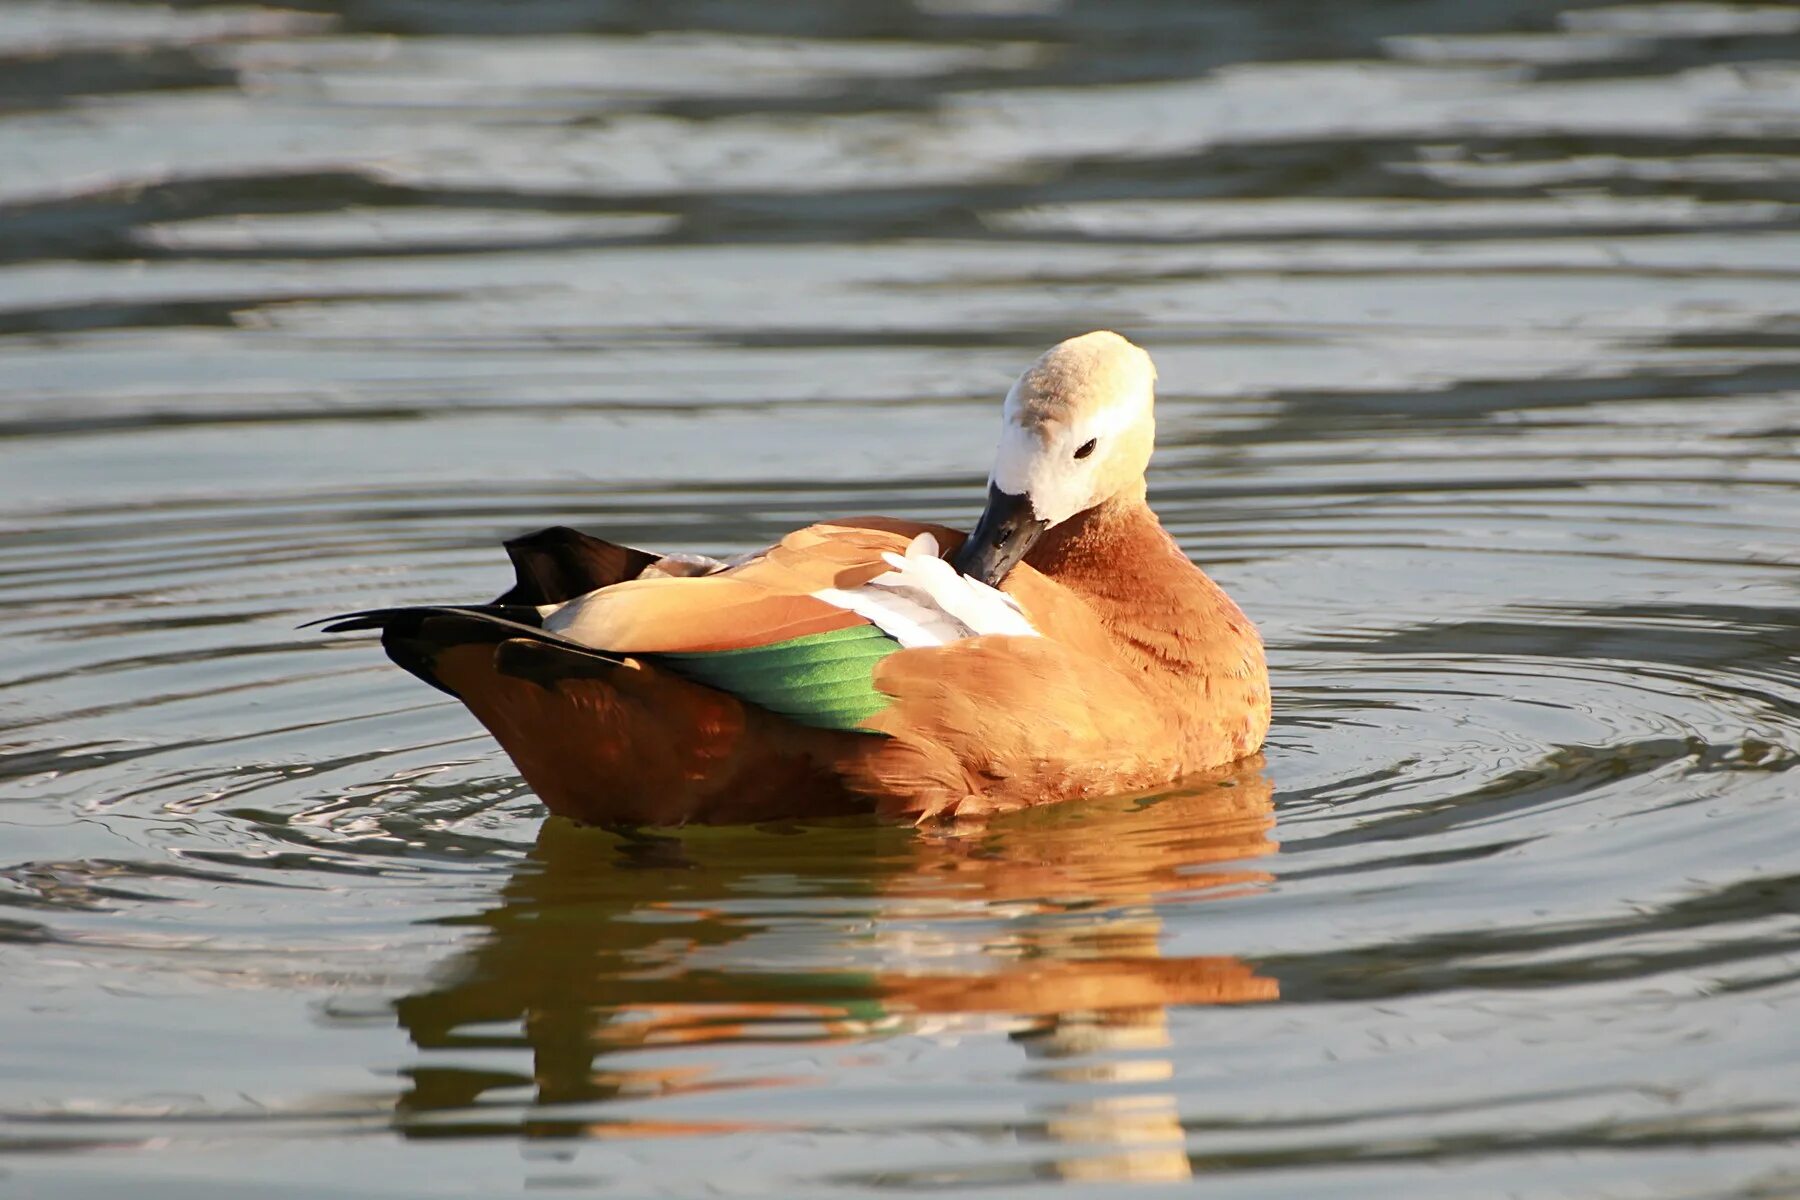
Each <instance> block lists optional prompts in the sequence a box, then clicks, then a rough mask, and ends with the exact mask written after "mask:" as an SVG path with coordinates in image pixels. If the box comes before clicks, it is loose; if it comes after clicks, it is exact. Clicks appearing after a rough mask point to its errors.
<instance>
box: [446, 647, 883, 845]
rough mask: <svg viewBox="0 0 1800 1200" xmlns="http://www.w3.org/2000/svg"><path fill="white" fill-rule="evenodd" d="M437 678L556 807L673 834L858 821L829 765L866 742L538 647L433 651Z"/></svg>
mask: <svg viewBox="0 0 1800 1200" xmlns="http://www.w3.org/2000/svg"><path fill="white" fill-rule="evenodd" d="M436 668H437V677H438V679H439V680H441V681H442V682H443V683H444V685H445V686H446V687H448V688H449V689H450V690H451V691H453V692H454V693H455V694H456V695H457V696H459V697H460V698H461V699H462V701H463V703H464V704H466V705H467V706H468V708H469V711H470V712H471V713H473V714H474V715H475V718H476V719H477V720H479V721H480V722H481V723H482V724H483V725H485V726H486V727H487V728H488V730H489V731H490V732H491V733H492V734H493V735H494V737H495V739H496V740H498V741H499V743H500V745H501V746H502V747H504V748H505V750H506V752H507V753H508V754H509V755H511V756H512V760H513V762H514V763H515V764H516V765H517V766H518V768H519V773H520V774H521V775H523V776H524V777H525V782H526V783H528V784H530V785H531V789H532V790H533V791H534V792H536V793H537V795H538V797H539V799H541V800H543V802H544V804H545V806H546V807H547V808H549V809H550V811H551V812H553V813H557V814H559V815H561V816H566V817H570V818H572V819H574V820H578V821H583V822H587V823H590V824H603V825H632V824H646V825H679V824H683V823H685V822H687V821H690V820H693V821H714V822H747V821H762V820H768V819H772V818H776V817H799V816H834V815H841V814H845V813H854V812H866V811H868V809H869V804H868V802H867V801H866V800H864V799H862V798H860V797H857V796H855V795H853V794H851V793H850V792H849V791H848V790H847V789H846V788H845V787H844V786H843V785H842V783H841V782H839V780H838V778H837V776H836V774H835V772H833V771H832V770H831V764H832V763H833V762H834V761H835V760H837V759H839V758H841V757H842V756H843V755H844V754H845V753H846V752H847V751H849V750H851V749H852V748H853V743H856V742H864V741H870V740H872V739H870V738H869V736H868V735H867V734H858V733H844V732H839V731H835V730H825V729H811V728H807V727H805V726H801V725H796V724H794V723H793V722H790V721H785V720H783V719H782V718H780V717H776V716H774V715H773V714H770V713H767V712H764V711H763V710H761V709H759V708H756V707H754V706H752V705H747V704H744V703H742V702H741V701H739V700H737V699H735V698H734V697H732V696H728V695H726V694H725V693H723V692H718V691H714V690H713V689H711V688H708V687H703V686H701V685H699V684H694V683H689V682H687V681H686V680H683V679H681V678H679V677H678V676H675V675H671V674H669V673H668V672H666V671H661V670H658V669H657V668H656V667H655V666H653V665H650V664H647V663H643V662H639V661H635V660H628V661H627V664H626V665H624V666H618V667H611V666H607V665H606V664H604V663H598V662H597V661H596V660H593V659H589V658H584V657H583V656H580V655H578V654H570V653H569V652H567V651H564V650H562V649H561V648H560V647H557V646H552V645H547V644H543V643H535V642H526V641H510V642H505V643H502V644H501V645H500V646H499V647H494V646H492V645H463V646H456V647H452V648H448V649H444V650H441V651H439V653H438V655H437V660H436Z"/></svg>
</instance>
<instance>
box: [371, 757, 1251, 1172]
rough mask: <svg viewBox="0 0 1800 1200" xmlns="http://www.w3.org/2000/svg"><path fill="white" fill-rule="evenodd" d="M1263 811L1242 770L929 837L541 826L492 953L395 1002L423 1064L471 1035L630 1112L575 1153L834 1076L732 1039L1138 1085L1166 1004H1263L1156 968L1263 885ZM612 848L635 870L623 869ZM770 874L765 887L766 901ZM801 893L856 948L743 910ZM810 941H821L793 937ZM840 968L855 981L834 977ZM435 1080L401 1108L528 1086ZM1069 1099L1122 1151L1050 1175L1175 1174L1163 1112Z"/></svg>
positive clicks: (495, 920)
mask: <svg viewBox="0 0 1800 1200" xmlns="http://www.w3.org/2000/svg"><path fill="white" fill-rule="evenodd" d="M1271 814H1272V807H1271V795H1270V786H1269V783H1268V780H1267V779H1266V778H1264V777H1263V776H1262V774H1261V772H1260V769H1259V764H1256V763H1247V764H1241V765H1240V766H1238V767H1236V768H1232V769H1224V770H1220V771H1215V772H1212V773H1210V774H1207V775H1204V776H1200V777H1197V778H1193V779H1190V780H1188V781H1186V782H1185V783H1184V785H1183V786H1182V787H1181V788H1180V789H1179V790H1178V791H1175V792H1172V793H1169V794H1164V795H1161V796H1157V797H1150V798H1142V799H1134V798H1119V799H1113V800H1107V801H1099V802H1093V803H1087V804H1075V805H1063V806H1057V807H1054V808H1046V809H1037V810H1033V811H1030V812H1025V813H1018V814H1011V815H1008V816H1004V817H995V818H992V819H990V820H989V821H988V822H987V823H986V824H985V825H980V826H977V825H970V824H964V825H961V826H958V827H954V828H952V829H948V830H945V831H942V832H939V833H935V834H930V835H926V834H922V833H920V832H917V831H911V830H905V829H896V828H893V827H888V826H879V825H867V824H858V825H850V826H845V825H837V826H832V825H826V826H816V827H813V828H810V829H806V830H803V831H795V832H794V834H793V835H792V836H772V835H766V834H750V835H744V834H735V835H726V834H724V833H723V832H722V831H709V830H698V831H695V832H693V833H691V834H688V835H685V836H683V837H682V838H680V839H674V838H659V839H651V840H648V841H637V842H626V843H621V842H620V841H619V840H617V839H616V838H614V837H613V836H611V835H608V834H603V833H599V832H597V831H592V830H580V829H576V828H573V827H571V826H569V825H566V824H561V823H557V822H552V823H550V824H548V825H546V826H545V829H544V831H543V834H542V835H541V837H540V839H539V844H538V847H537V849H536V851H535V852H534V854H533V858H532V860H531V861H529V862H528V863H526V864H524V865H523V866H522V868H521V869H520V871H519V872H518V873H517V875H516V876H515V878H514V879H513V881H512V882H511V883H510V884H509V885H508V888H507V896H506V898H505V900H504V902H503V903H502V904H501V905H500V906H499V907H497V908H495V909H493V910H491V911H489V912H487V913H484V914H482V915H481V916H480V917H479V918H478V922H479V923H480V924H481V925H484V926H486V927H487V930H488V937H487V938H486V939H485V940H484V941H483V943H482V944H480V945H478V946H477V947H476V948H475V949H474V950H473V951H472V952H471V953H470V954H469V956H468V957H467V958H465V959H464V960H462V962H461V963H460V964H459V965H458V966H457V968H456V969H455V970H454V971H453V972H451V973H450V976H449V982H447V983H446V984H444V985H443V986H440V987H438V988H434V989H432V990H429V991H426V992H422V993H420V994H419V995H416V996H412V997H407V998H406V999H403V1000H402V1001H400V1002H399V1005H398V1010H399V1013H400V1016H401V1020H402V1022H403V1024H404V1025H405V1026H406V1027H407V1028H408V1029H409V1030H410V1031H411V1032H412V1034H413V1037H414V1040H415V1041H416V1042H417V1043H418V1044H419V1045H420V1046H421V1048H430V1047H435V1046H445V1047H455V1046H459V1045H462V1044H464V1035H463V1034H462V1033H460V1032H459V1031H460V1030H462V1029H464V1028H469V1029H470V1030H471V1032H472V1033H473V1032H474V1031H476V1030H478V1031H479V1033H478V1035H477V1036H478V1038H479V1041H480V1043H481V1044H484V1045H490V1046H492V1045H504V1046H506V1047H508V1048H511V1049H514V1050H520V1051H528V1052H529V1053H530V1054H531V1056H532V1064H533V1066H532V1074H531V1081H532V1082H533V1083H534V1084H535V1090H536V1095H537V1099H538V1101H539V1103H541V1104H555V1103H569V1102H593V1101H596V1100H616V1101H619V1102H621V1104H626V1105H627V1107H624V1108H622V1109H621V1110H620V1113H619V1119H617V1120H606V1119H600V1120H594V1119H593V1118H592V1116H591V1114H590V1115H588V1116H585V1117H584V1118H582V1119H581V1120H580V1121H579V1122H578V1125H579V1129H580V1132H581V1134H582V1135H583V1136H591V1137H599V1138H608V1139H616V1138H640V1137H665V1136H682V1135H704V1134H719V1133H732V1132H742V1131H748V1130H766V1129H768V1128H770V1127H771V1126H770V1123H769V1122H768V1121H766V1120H763V1119H761V1118H760V1116H759V1114H758V1112H757V1102H756V1100H755V1095H756V1093H757V1092H759V1091H761V1090H764V1089H769V1088H793V1087H807V1086H812V1085H815V1084H825V1083H829V1082H830V1081H831V1077H830V1076H827V1075H823V1074H821V1075H816V1076H815V1075H810V1074H793V1073H789V1072H785V1071H784V1072H782V1073H761V1072H757V1073H751V1074H745V1073H742V1072H741V1071H735V1070H734V1069H733V1067H732V1063H733V1061H734V1058H733V1055H732V1054H731V1051H730V1049H729V1048H730V1047H733V1046H758V1045H764V1046H766V1045H792V1046H795V1047H824V1046H837V1047H841V1048H845V1049H848V1048H850V1047H854V1046H856V1045H859V1044H862V1043H864V1042H867V1041H870V1040H877V1039H883V1038H886V1037H889V1036H892V1035H894V1034H899V1033H906V1032H917V1033H922V1034H928V1035H929V1034H931V1033H932V1032H933V1031H934V1030H941V1029H946V1028H948V1029H955V1030H957V1031H959V1032H962V1033H964V1034H968V1033H979V1032H984V1031H990V1032H994V1033H999V1032H1005V1033H1007V1034H1010V1035H1011V1036H1012V1037H1014V1038H1015V1039H1017V1040H1019V1041H1020V1042H1021V1044H1022V1045H1023V1047H1024V1051H1025V1053H1027V1054H1029V1055H1031V1056H1032V1057H1034V1058H1048V1059H1052V1060H1054V1059H1059V1058H1063V1057H1065V1056H1074V1055H1078V1056H1079V1057H1077V1058H1074V1059H1073V1060H1072V1061H1071V1062H1069V1063H1068V1064H1066V1065H1063V1064H1054V1065H1051V1064H1046V1065H1045V1066H1044V1067H1040V1068H1039V1070H1040V1071H1041V1072H1042V1073H1043V1075H1044V1077H1045V1078H1048V1079H1054V1080H1061V1079H1066V1080H1067V1081H1068V1082H1070V1083H1077V1084H1084V1085H1085V1084H1090V1083H1095V1082H1103V1083H1108V1084H1111V1085H1114V1086H1116V1087H1118V1088H1122V1089H1128V1088H1129V1087H1131V1086H1135V1085H1142V1086H1147V1087H1153V1086H1154V1085H1155V1084H1156V1082H1157V1081H1158V1080H1161V1079H1166V1078H1168V1076H1169V1074H1170V1073H1171V1070H1172V1068H1171V1067H1170V1065H1169V1064H1167V1063H1166V1062H1161V1061H1159V1060H1158V1059H1157V1058H1156V1056H1155V1055H1154V1054H1148V1053H1146V1052H1147V1051H1153V1050H1154V1049H1155V1048H1156V1047H1158V1046H1161V1045H1165V1044H1166V1043H1167V1041H1168V1038H1169V1032H1168V1018H1167V1013H1168V1009H1169V1007H1170V1006H1179V1005H1208V1004H1233V1003H1245V1002H1254V1001H1263V1000H1272V999H1275V998H1277V996H1278V993H1279V988H1278V984H1277V982H1276V981H1275V980H1273V979H1269V978H1267V977H1264V976H1261V975H1259V974H1257V973H1256V970H1255V968H1254V967H1253V966H1252V965H1250V964H1248V963H1244V962H1242V961H1240V960H1237V959H1233V958H1226V957H1220V956H1204V955H1202V956H1191V957H1182V958H1169V957H1166V956H1164V955H1163V953H1162V933H1163V924H1164V921H1165V919H1166V916H1167V914H1168V913H1169V912H1170V911H1171V910H1172V909H1176V908H1186V907H1188V906H1192V905H1204V904H1206V903H1208V902H1210V901H1213V900H1215V899H1219V898H1227V897H1233V896H1242V895H1244V894H1246V893H1253V892H1254V891H1255V890H1256V888H1257V887H1258V886H1259V885H1260V884H1261V883H1262V882H1263V881H1265V880H1266V879H1267V878H1268V876H1267V874H1266V873H1265V872H1262V871H1258V870H1256V869H1255V868H1254V867H1253V866H1249V865H1243V864H1245V863H1246V862H1247V860H1253V859H1256V858H1258V857H1261V856H1264V855H1267V854H1270V853H1272V852H1273V851H1274V849H1275V847H1274V844H1273V843H1272V842H1271V841H1270V839H1269V831H1270V828H1271V824H1272V815H1271ZM622 847H623V848H624V849H625V850H626V851H628V853H629V858H628V859H627V865H631V866H636V867H638V868H640V869H635V870H623V869H620V862H619V860H618V856H619V854H620V852H621V848H622ZM772 879H780V880H782V881H784V882H783V883H782V886H781V890H780V891H779V892H778V893H771V892H770V890H769V886H768V881H770V880H772ZM807 894H828V895H830V896H833V897H836V898H837V899H838V900H840V901H841V902H842V903H843V904H845V905H848V906H850V911H852V912H855V913H859V914H867V915H865V916H858V917H857V918H856V919H855V920H854V921H853V922H852V924H853V925H854V926H855V927H856V928H858V929H859V930H860V932H858V933H857V934H855V935H854V940H853V941H845V940H844V939H845V938H846V937H848V936H849V935H848V934H847V933H846V932H845V931H846V925H845V924H844V923H843V922H842V921H841V920H840V921H834V920H832V919H829V918H827V919H822V920H819V921H817V922H813V923H806V924H796V923H795V921H794V920H793V917H792V915H791V913H790V912H786V911H785V910H784V909H783V908H782V906H781V902H780V900H779V899H777V901H776V904H775V908H774V910H773V913H772V914H771V915H769V916H767V917H764V916H759V915H757V914H758V913H759V912H761V911H764V910H763V909H762V907H761V905H762V901H761V900H760V899H758V898H761V897H769V896H771V895H776V896H783V897H794V896H800V895H807ZM746 901H751V902H752V903H751V904H750V905H749V907H748V909H746V907H745V902H746ZM777 929H778V930H780V931H781V939H782V940H781V941H778V942H777V945H781V946H785V947H787V949H786V950H784V951H783V952H782V954H783V955H785V956H792V955H795V954H796V953H797V954H798V958H799V960H800V965H790V966H787V967H785V968H784V967H782V966H780V965H779V963H780V961H781V958H779V957H778V958H777V959H776V960H775V961H773V962H772V961H770V959H769V958H768V956H767V954H766V952H765V951H764V950H763V949H762V948H760V947H761V943H760V942H759V939H760V938H761V937H763V936H764V935H765V934H767V933H769V932H770V931H772V930H777ZM807 929H811V930H812V931H813V934H812V936H813V937H814V938H816V939H817V941H816V943H815V944H812V945H810V946H807V945H802V946H798V947H796V946H794V945H793V943H792V941H791V939H792V938H793V937H794V936H796V934H797V933H799V932H800V931H803V930H807ZM852 951H853V952H854V955H855V958H856V959H857V961H858V964H859V965H856V966H846V965H843V964H844V963H845V961H846V958H847V956H848V955H849V954H850V953H851V952H852ZM814 964H824V965H814ZM832 964H835V965H832ZM508 1024H511V1025H512V1027H514V1028H516V1029H517V1030H518V1033H517V1035H516V1036H514V1037H507V1038H504V1039H503V1038H502V1036H501V1035H500V1034H497V1033H496V1030H497V1029H501V1028H504V1027H505V1026H506V1025H508ZM709 1048H712V1049H711V1050H710V1052H709ZM1115 1051H1116V1052H1127V1051H1128V1052H1129V1053H1124V1054H1123V1055H1122V1056H1121V1057H1116V1058H1112V1057H1109V1055H1110V1054H1111V1053H1112V1052H1115ZM670 1055H673V1057H672V1058H671V1057H670ZM459 1057H460V1055H459ZM855 1062H856V1060H855V1058H854V1057H853V1056H839V1057H837V1058H836V1059H835V1064H836V1065H835V1066H834V1067H832V1068H822V1070H827V1069H828V1070H832V1071H834V1072H835V1071H851V1072H854V1071H855V1070H856V1069H857V1067H856V1065H855ZM446 1075H452V1076H453V1075H454V1071H450V1072H441V1073H437V1074H434V1073H433V1072H430V1071H421V1072H419V1085H418V1087H417V1088H416V1089H415V1091H414V1092H413V1093H412V1094H411V1095H410V1096H409V1097H408V1098H407V1101H406V1105H407V1107H408V1108H409V1109H410V1110H415V1111H416V1110H425V1109H431V1108H433V1107H437V1106H439V1105H442V1106H444V1107H457V1106H461V1105H466V1104H469V1103H471V1102H472V1100H473V1099H474V1097H475V1096H477V1095H479V1094H480V1091H481V1089H482V1088H484V1087H493V1086H513V1085H516V1084H517V1083H518V1082H523V1080H521V1079H519V1077H517V1076H506V1075H503V1074H500V1073H497V1072H492V1073H488V1074H486V1075H474V1074H471V1075H470V1076H469V1077H467V1078H465V1079H464V1080H463V1083H462V1086H455V1087H453V1086H449V1083H448V1082H447V1081H446ZM732 1092H742V1093H744V1100H743V1102H742V1106H741V1113H742V1115H741V1116H739V1115H737V1114H736V1113H727V1114H726V1115H725V1116H723V1117H721V1118H720V1119H717V1120H711V1119H709V1120H704V1121H690V1120H683V1119H679V1118H676V1119H661V1118H660V1117H659V1116H658V1115H657V1114H656V1112H655V1109H654V1107H653V1106H654V1104H655V1101H656V1100H657V1099H658V1098H662V1097H676V1096H684V1095H694V1094H698V1093H715V1094H717V1093H732ZM1082 1094H1083V1096H1084V1097H1087V1091H1086V1089H1084V1090H1083V1093H1082ZM1090 1100H1091V1097H1087V1098H1085V1099H1082V1100H1080V1101H1079V1102H1072V1103H1071V1105H1069V1106H1068V1107H1066V1108H1057V1109H1053V1110H1052V1111H1051V1112H1050V1113H1048V1114H1047V1116H1046V1129H1047V1130H1048V1131H1049V1133H1050V1135H1051V1136H1052V1137H1053V1138H1057V1139H1061V1138H1062V1137H1064V1136H1065V1135H1066V1136H1067V1137H1069V1138H1070V1139H1072V1140H1077V1141H1082V1142H1084V1143H1088V1144H1089V1145H1090V1149H1091V1145H1092V1144H1093V1143H1096V1142H1098V1143H1099V1144H1100V1145H1102V1146H1104V1145H1106V1144H1108V1143H1112V1144H1115V1145H1117V1146H1119V1147H1121V1149H1120V1150H1119V1151H1118V1152H1117V1153H1116V1154H1111V1153H1109V1154H1108V1155H1104V1156H1100V1157H1092V1156H1088V1157H1081V1158H1078V1159H1072V1160H1071V1161H1070V1162H1069V1163H1068V1164H1067V1168H1068V1171H1069V1173H1071V1174H1074V1175H1083V1174H1086V1175H1097V1176H1099V1177H1106V1178H1115V1177H1142V1178H1174V1177H1179V1175H1180V1172H1181V1169H1182V1168H1183V1164H1184V1163H1185V1158H1184V1157H1183V1156H1182V1155H1181V1154H1180V1153H1179V1150H1178V1146H1176V1147H1172V1146H1171V1143H1179V1141H1180V1139H1181V1137H1182V1133H1181V1129H1180V1125H1179V1122H1178V1121H1177V1120H1175V1119H1174V1116H1173V1114H1172V1113H1170V1112H1168V1111H1166V1108H1165V1107H1162V1106H1163V1104H1164V1101H1163V1099H1162V1098H1161V1097H1160V1095H1148V1094H1147V1095H1142V1096H1137V1097H1134V1096H1132V1095H1131V1094H1130V1093H1129V1092H1128V1091H1122V1092H1120V1093H1119V1095H1118V1096H1115V1097H1114V1100H1116V1101H1117V1104H1118V1105H1122V1107H1118V1108H1117V1111H1115V1109H1114V1107H1113V1103H1114V1101H1112V1100H1109V1101H1108V1103H1107V1105H1102V1106H1101V1107H1099V1108H1095V1107H1094V1105H1093V1104H1092V1103H1090V1102H1089V1101H1090ZM1152 1101H1154V1103H1152ZM712 1103H713V1104H714V1105H715V1106H716V1104H717V1102H716V1101H714V1102H712ZM646 1104H649V1105H652V1108H651V1109H650V1110H649V1111H646V1109H645V1107H644V1106H645V1105H646ZM1059 1169H1061V1167H1060V1166H1059Z"/></svg>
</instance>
